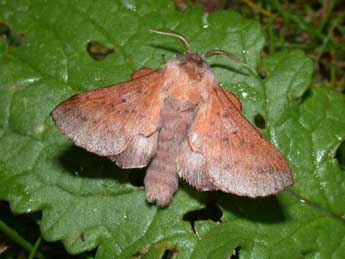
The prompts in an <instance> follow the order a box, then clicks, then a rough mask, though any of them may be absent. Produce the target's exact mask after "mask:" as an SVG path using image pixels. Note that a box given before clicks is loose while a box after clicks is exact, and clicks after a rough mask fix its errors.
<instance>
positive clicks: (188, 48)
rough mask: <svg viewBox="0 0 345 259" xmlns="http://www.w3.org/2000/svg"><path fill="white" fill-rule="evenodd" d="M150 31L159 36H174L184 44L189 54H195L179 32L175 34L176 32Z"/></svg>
mask: <svg viewBox="0 0 345 259" xmlns="http://www.w3.org/2000/svg"><path fill="white" fill-rule="evenodd" d="M149 31H150V32H154V33H157V34H161V35H166V36H172V37H175V38H178V39H179V40H180V41H181V42H182V43H183V45H184V46H185V47H186V49H187V52H188V53H193V51H192V48H191V46H190V44H189V42H188V41H187V39H186V38H185V37H184V36H183V35H181V34H179V33H177V32H174V31H158V30H153V29H150V30H149Z"/></svg>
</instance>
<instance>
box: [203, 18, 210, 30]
mask: <svg viewBox="0 0 345 259" xmlns="http://www.w3.org/2000/svg"><path fill="white" fill-rule="evenodd" d="M207 18H208V16H206V15H203V16H202V27H203V28H207V27H208V25H209V24H208V20H207Z"/></svg>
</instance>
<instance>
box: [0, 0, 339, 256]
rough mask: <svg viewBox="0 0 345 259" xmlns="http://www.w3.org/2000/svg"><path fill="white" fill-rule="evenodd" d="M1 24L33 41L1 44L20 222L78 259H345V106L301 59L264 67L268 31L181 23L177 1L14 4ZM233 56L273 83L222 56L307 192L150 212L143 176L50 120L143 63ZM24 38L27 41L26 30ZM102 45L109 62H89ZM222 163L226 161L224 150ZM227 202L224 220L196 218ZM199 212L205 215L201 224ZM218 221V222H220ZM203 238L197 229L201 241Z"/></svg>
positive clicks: (224, 197)
mask: <svg viewBox="0 0 345 259" xmlns="http://www.w3.org/2000/svg"><path fill="white" fill-rule="evenodd" d="M0 21H1V22H2V23H4V24H6V25H7V26H8V27H9V28H10V29H11V31H13V35H21V34H23V38H22V40H23V43H22V44H21V45H19V46H17V45H16V46H10V45H9V44H8V43H7V42H6V41H4V40H2V39H1V40H0V46H1V47H0V110H1V112H0V179H1V185H0V199H3V200H7V201H9V202H10V205H11V208H12V210H13V211H14V212H16V213H30V212H34V211H42V220H41V222H40V228H41V231H42V235H43V237H44V238H45V239H46V240H49V241H57V240H61V241H62V242H63V243H64V245H65V247H66V249H67V250H68V251H69V252H70V253H80V252H83V251H88V250H91V249H94V248H97V254H96V257H97V258H114V257H119V258H129V257H132V258H140V257H143V256H144V258H161V257H162V256H163V255H164V254H166V251H170V252H171V251H173V252H172V255H173V256H176V255H177V256H178V258H216V259H217V258H227V257H230V256H231V255H232V254H233V252H234V251H235V249H236V251H237V253H239V255H240V258H342V257H343V255H344V254H345V242H344V239H343V237H344V235H345V226H344V217H345V203H344V202H343V200H344V197H345V184H344V171H342V170H341V169H340V166H339V163H338V161H337V159H336V153H337V149H338V147H339V146H340V144H341V143H342V142H343V141H344V139H345V119H344V116H343V115H344V113H345V100H344V99H345V98H344V96H343V95H342V94H340V93H337V92H335V91H332V90H329V89H308V86H309V84H310V82H311V76H312V63H311V61H310V59H309V58H307V57H306V56H305V55H304V54H303V53H302V52H300V51H298V50H294V51H289V52H281V53H277V54H275V55H272V56H269V57H267V58H264V59H261V56H260V54H261V51H262V48H263V44H264V39H263V35H262V33H261V30H260V27H259V25H258V24H257V23H256V22H254V21H250V20H246V19H244V18H242V17H241V16H240V15H238V14H236V13H233V12H230V11H223V12H217V13H214V14H212V15H210V16H203V14H202V10H201V9H189V10H187V11H186V12H184V13H178V12H177V11H176V10H175V8H174V6H173V3H172V1H164V0H159V1H142V0H141V1H139V0H138V1H134V0H123V1H107V0H100V1H97V2H95V1H90V0H89V1H82V2H77V1H62V0H59V1H49V2H44V3H43V2H42V1H38V0H36V1H35V0H34V1H9V0H4V1H1V3H0ZM150 28H154V29H171V30H175V31H177V32H180V33H182V34H183V35H185V36H186V37H187V38H188V39H189V41H190V42H191V45H192V47H193V49H194V51H195V52H197V53H203V52H205V51H207V50H210V49H224V50H227V51H229V52H231V53H233V54H234V55H235V56H237V57H239V58H241V59H242V60H244V61H246V62H247V63H248V64H249V65H250V67H252V68H253V69H254V70H255V69H256V68H257V67H258V68H262V69H263V70H264V72H265V73H266V74H267V77H266V78H264V79H260V78H259V77H258V76H255V75H253V74H252V73H250V72H249V71H248V70H246V69H244V68H243V67H241V66H239V65H238V64H234V63H233V62H232V61H230V60H228V59H226V58H224V57H214V58H211V59H209V63H210V65H211V66H212V68H213V69H214V72H215V74H216V77H217V78H218V80H219V81H220V83H221V84H222V85H223V86H224V87H226V88H228V89H231V90H232V91H233V92H234V93H235V94H236V95H237V96H238V97H239V98H240V99H241V101H242V104H243V112H244V114H245V116H246V117H247V118H248V119H249V120H250V121H252V122H253V123H254V121H255V117H256V116H259V117H257V118H261V121H263V122H264V123H263V124H260V125H261V126H260V127H261V128H262V129H260V130H261V131H262V133H263V134H264V135H265V136H266V137H267V138H269V139H270V140H271V141H272V143H274V145H276V146H277V147H278V148H279V149H280V150H281V151H282V153H283V154H284V155H285V157H286V158H287V160H288V161H289V164H290V166H291V169H292V171H293V175H294V179H295V185H294V186H293V187H292V188H291V189H290V190H289V191H286V192H284V193H281V194H279V195H277V196H275V197H270V198H265V199H255V200H251V199H247V198H241V197H236V196H233V195H229V194H224V193H220V192H219V193H206V192H197V191H195V190H194V189H193V188H191V187H189V186H187V185H186V184H183V183H182V184H181V186H180V189H179V191H178V192H177V194H176V195H175V196H174V198H173V201H172V203H171V204H170V206H169V207H167V208H164V209H161V208H158V207H156V206H154V205H150V204H147V203H146V201H145V197H144V190H143V187H141V186H136V185H137V184H133V183H134V182H135V181H133V175H134V174H137V175H139V178H140V176H141V175H142V174H143V172H142V171H140V170H139V171H138V170H135V171H133V172H132V171H124V170H119V169H117V168H116V167H115V166H114V165H113V164H112V163H111V162H109V161H108V160H106V159H104V158H101V157H97V156H95V155H92V154H90V153H88V152H86V151H83V150H81V149H79V148H76V147H74V146H73V145H72V144H71V143H69V142H68V141H67V140H66V138H65V137H64V136H62V135H61V134H60V133H59V132H58V131H57V129H56V128H55V126H54V125H53V122H52V121H51V118H50V116H49V113H50V111H51V110H52V109H53V108H54V107H55V106H56V105H57V104H58V103H59V102H61V101H63V100H65V99H66V98H68V97H70V96H71V95H73V94H76V93H79V92H81V91H84V90H87V89H91V88H97V87H100V86H104V85H110V84H115V83H118V82H120V81H124V80H128V79H129V77H130V74H131V73H132V72H133V71H135V70H137V69H139V68H141V67H159V66H160V65H161V64H162V55H165V58H167V59H168V58H173V57H174V56H175V54H176V53H175V52H174V50H177V51H180V52H182V51H183V48H182V45H181V44H180V43H179V42H177V40H176V39H172V38H169V37H164V36H160V35H155V34H151V33H149V32H148V30H149V29H150ZM14 32H15V33H14ZM90 42H97V43H99V44H100V45H101V46H106V48H109V49H111V50H114V52H112V53H110V52H109V53H108V54H107V55H106V57H105V58H104V59H102V60H95V59H94V58H92V57H91V56H90V55H89V52H88V51H87V46H88V44H89V43H90ZM220 155H221V154H220ZM209 200H213V201H216V203H217V204H218V206H219V208H220V210H221V211H222V217H221V218H220V219H219V220H217V219H214V218H212V217H207V216H206V217H198V216H196V217H195V219H193V226H194V228H192V226H191V224H190V222H189V221H187V220H186V217H184V215H185V214H186V213H188V212H192V211H195V213H194V214H195V215H198V213H199V212H200V211H205V210H203V208H205V206H206V208H207V205H206V204H208V201H209ZM194 214H193V215H194ZM211 219H213V220H211ZM193 230H194V231H193Z"/></svg>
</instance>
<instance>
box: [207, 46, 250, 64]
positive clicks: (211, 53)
mask: <svg viewBox="0 0 345 259" xmlns="http://www.w3.org/2000/svg"><path fill="white" fill-rule="evenodd" d="M215 55H223V56H225V57H228V58H229V59H231V60H233V61H235V62H236V63H238V64H241V65H243V66H245V67H248V68H249V65H248V64H247V63H246V62H244V61H242V60H240V59H239V58H238V57H235V56H234V55H233V54H231V53H229V52H227V51H225V50H220V49H215V50H209V51H207V52H206V53H205V54H203V55H201V57H202V58H203V59H205V58H209V57H212V56H215Z"/></svg>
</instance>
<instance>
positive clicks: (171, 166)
mask: <svg viewBox="0 0 345 259" xmlns="http://www.w3.org/2000/svg"><path fill="white" fill-rule="evenodd" d="M153 32H156V33H160V34H163V35H169V36H174V37H177V38H178V39H180V40H181V41H182V43H183V44H184V45H185V46H186V48H187V50H188V51H187V53H186V54H185V55H182V56H178V57H177V58H175V59H173V60H170V61H169V62H168V63H166V64H165V65H164V66H163V67H161V68H159V69H150V68H144V69H141V70H139V71H137V72H135V73H134V74H133V76H132V79H131V80H130V81H128V82H124V83H119V84H116V85H113V86H109V87H104V88H99V89H95V90H91V91H87V92H84V93H81V94H78V95H75V96H72V97H71V98H69V99H68V100H66V101H64V102H62V103H61V104H59V105H58V106H57V107H56V108H55V109H54V110H53V111H52V113H51V115H52V117H53V119H54V121H55V124H56V126H57V127H58V128H59V130H60V131H61V132H62V133H64V134H65V135H66V136H67V137H68V138H70V139H71V140H72V141H73V142H74V143H75V144H76V145H77V146H80V147H82V148H84V149H86V150H88V151H90V152H92V153H95V154H97V155H100V156H106V157H108V158H110V159H111V160H113V161H115V162H116V164H117V165H118V166H119V167H121V168H140V167H145V166H147V165H148V168H147V173H146V176H145V179H144V183H145V195H146V199H147V201H149V202H155V203H157V205H159V206H165V205H167V204H169V203H170V201H171V199H172V196H173V194H174V193H175V192H176V190H177V186H178V179H179V177H182V178H184V179H185V180H186V181H187V182H188V183H189V184H190V185H192V186H194V187H195V188H196V189H198V190H201V191H208V190H221V191H223V192H227V193H233V194H236V195H240V196H248V197H259V196H267V195H273V194H276V193H277V192H279V191H282V190H284V189H286V188H287V187H289V186H290V185H292V184H293V180H292V175H291V172H290V169H289V167H288V164H287V162H286V161H285V159H284V157H283V156H282V155H281V153H280V152H279V151H278V149H277V148H275V147H274V146H273V145H272V144H271V143H270V142H268V141H267V140H266V139H265V138H263V137H262V135H261V134H260V133H259V132H258V131H257V130H256V129H255V128H254V127H253V126H252V125H251V124H250V123H249V122H248V121H247V120H246V118H245V117H243V115H242V114H241V103H240V101H239V100H238V99H237V97H236V96H235V95H233V94H232V93H231V92H229V91H227V90H225V89H223V88H221V87H220V86H219V83H218V82H217V80H216V78H215V76H214V74H213V72H212V70H211V68H210V67H209V66H208V65H207V64H206V63H205V61H204V58H206V57H209V56H212V55H217V54H223V55H226V56H229V57H230V58H233V57H232V56H231V55H230V54H229V53H227V52H225V51H219V50H214V51H209V52H207V53H206V54H204V55H202V56H199V55H197V54H194V53H193V52H192V50H191V48H190V45H189V43H188V42H187V40H186V39H185V38H184V37H183V36H182V35H180V34H178V33H175V32H162V31H153ZM238 62H240V61H238Z"/></svg>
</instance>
